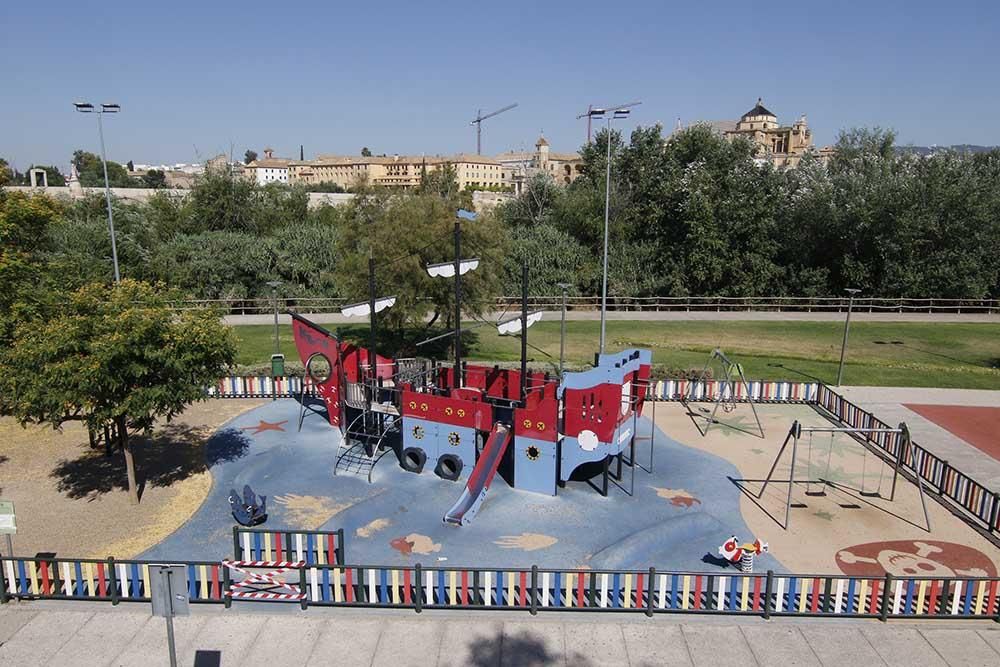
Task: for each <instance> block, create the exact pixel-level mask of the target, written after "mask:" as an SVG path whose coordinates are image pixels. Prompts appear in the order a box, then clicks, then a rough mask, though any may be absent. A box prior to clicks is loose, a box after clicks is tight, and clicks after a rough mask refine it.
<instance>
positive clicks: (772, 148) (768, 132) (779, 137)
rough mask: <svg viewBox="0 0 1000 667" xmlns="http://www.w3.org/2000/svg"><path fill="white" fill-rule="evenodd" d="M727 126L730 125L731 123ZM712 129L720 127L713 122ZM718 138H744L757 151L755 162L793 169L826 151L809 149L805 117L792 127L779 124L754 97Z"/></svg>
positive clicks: (721, 124)
mask: <svg viewBox="0 0 1000 667" xmlns="http://www.w3.org/2000/svg"><path fill="white" fill-rule="evenodd" d="M730 124H731V125H732V123H731V121H730ZM713 126H715V127H720V126H724V124H723V123H714V124H713ZM722 135H723V136H724V137H726V138H727V139H734V138H736V137H746V138H747V139H749V140H750V141H752V142H753V143H754V144H756V145H757V146H758V148H759V151H758V159H759V160H761V161H767V162H770V163H771V164H773V165H774V166H775V167H784V166H789V167H794V166H796V165H797V164H798V163H799V161H800V160H801V159H802V157H803V156H804V155H806V154H808V153H818V154H820V156H821V157H825V156H826V155H827V154H828V152H829V149H828V148H824V149H822V150H820V151H817V150H816V149H815V148H814V147H813V139H812V130H810V129H809V126H808V125H807V123H806V117H805V116H804V115H803V116H801V117H799V119H798V120H797V121H795V123H793V124H792V125H790V126H789V125H781V124H780V123H778V118H777V116H775V115H774V114H773V113H772V112H770V111H769V110H768V109H767V108H766V107H765V106H764V104H763V100H762V99H761V98H759V97H758V98H757V104H756V105H755V106H754V108H753V109H750V111H747V112H746V113H745V114H743V116H742V117H741V118H740V119H739V121H737V122H736V123H735V126H731V127H728V128H725V129H723V131H722Z"/></svg>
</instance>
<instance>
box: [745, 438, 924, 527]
mask: <svg viewBox="0 0 1000 667" xmlns="http://www.w3.org/2000/svg"><path fill="white" fill-rule="evenodd" d="M827 433H829V434H830V441H829V445H828V447H827V451H826V472H824V473H823V475H822V476H820V477H815V476H814V475H813V470H814V469H818V468H819V467H820V466H821V465H822V463H821V461H822V456H823V452H822V451H819V448H820V446H821V445H820V444H819V443H817V446H816V449H817V456H816V459H817V462H816V464H815V466H814V463H813V439H814V436H816V435H817V434H820V435H822V434H827ZM838 433H846V434H848V435H850V436H851V437H852V438H854V439H855V440H857V441H859V443H860V444H861V447H862V448H863V449H862V451H863V452H864V459H863V460H862V464H861V488H853V487H851V486H848V485H846V484H839V483H835V482H832V481H830V479H829V477H830V459H831V457H832V455H833V446H834V439H835V438H836V437H837V434H838ZM804 434H805V435H807V436H808V440H807V466H808V468H807V472H806V476H805V478H796V476H795V473H796V468H795V466H796V462H797V460H798V454H799V441H800V440H801V439H802V436H803V435H804ZM890 434H894V435H895V436H896V438H897V448H896V460H895V462H890V461H889V460H887V458H886V457H884V456H882V455H881V454H877V453H875V452H874V451H870V450H871V448H870V447H869V446H868V444H867V442H866V440H868V439H871V438H872V437H874V438H875V439H878V438H887V437H890ZM789 443H791V445H792V453H791V456H792V460H791V468H790V470H789V473H788V479H787V480H784V479H777V480H776V479H773V477H774V471H775V469H776V468H777V467H778V462H779V461H780V460H781V457H782V455H783V454H784V453H785V450H786V449H787V448H788V444H789ZM907 454H909V457H910V465H911V466H912V468H913V469H914V470H918V469H919V468H918V466H917V462H916V452H915V448H914V447H911V446H910V431H909V429H908V428H907V427H906V424H905V423H902V422H901V423H900V424H899V426H898V427H897V428H851V427H837V426H803V425H802V424H800V423H799V422H798V420H796V421H794V422H792V426H791V428H790V429H789V430H788V435H787V436H785V442H784V443H782V445H781V448H780V449H779V450H778V454H777V456H775V457H774V462H773V463H772V464H771V469H770V470H769V471H768V473H767V477H766V478H765V479H764V483H763V485H762V486H761V488H760V491H759V492H758V493H757V498H758V499H760V498H762V497H763V496H764V491H765V490H766V489H767V485H768V484H769V483H771V482H772V481H773V482H774V483H775V484H787V485H788V495H787V496H786V499H785V523H784V526H783V527H784V529H785V530H788V525H789V521H790V517H791V509H792V488H793V486H794V485H795V484H805V487H806V491H805V495H807V496H825V495H826V489H827V487H830V488H837V487H841V488H846V489H849V490H851V491H856V492H857V493H858V494H859V495H861V496H862V497H865V498H883V499H885V500H888V501H890V502H892V501H893V500H895V498H896V482H897V480H898V479H899V470H900V468H901V467H902V466H903V461H904V459H905V458H906V456H907ZM869 455H870V456H872V457H873V458H874V459H875V460H876V461H875V462H876V463H877V464H879V473H878V485H877V486H875V485H874V484H871V485H869V481H868V468H869V464H868V457H869ZM890 465H891V466H892V484H891V486H890V489H889V496H888V498H886V497H885V496H884V495H883V494H882V483H883V480H884V479H885V473H886V469H887V468H888V467H889V466H890ZM872 480H873V481H874V472H873V473H872ZM916 480H917V489H918V490H919V492H920V505H921V507H922V508H923V513H924V522H925V524H926V528H925V530H926V531H927V532H928V533H929V532H931V519H930V515H929V514H928V512H927V500H926V498H925V496H924V484H923V481H922V480H921V478H920V476H919V475H917V476H916Z"/></svg>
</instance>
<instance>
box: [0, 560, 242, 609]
mask: <svg viewBox="0 0 1000 667" xmlns="http://www.w3.org/2000/svg"><path fill="white" fill-rule="evenodd" d="M0 564H2V567H0V579H2V581H0V583H2V585H3V601H4V602H6V601H7V600H8V599H9V598H17V599H51V600H109V601H110V602H111V603H112V604H118V603H119V602H122V601H137V602H142V601H145V602H149V601H150V587H151V586H152V579H150V576H149V567H150V565H162V564H163V561H147V560H117V559H115V558H107V559H105V560H99V559H94V558H38V557H33V558H18V557H14V558H9V557H3V558H0ZM171 564H183V565H184V566H185V567H186V568H187V573H188V596H189V598H190V600H191V601H192V602H222V601H223V598H222V594H223V591H224V590H225V588H226V582H225V580H224V579H225V577H224V576H223V573H222V571H221V567H220V564H219V563H218V562H216V561H171Z"/></svg>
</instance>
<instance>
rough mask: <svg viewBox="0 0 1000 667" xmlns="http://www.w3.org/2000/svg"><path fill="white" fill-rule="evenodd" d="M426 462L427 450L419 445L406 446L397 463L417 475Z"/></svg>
mask: <svg viewBox="0 0 1000 667" xmlns="http://www.w3.org/2000/svg"><path fill="white" fill-rule="evenodd" d="M426 463H427V452H425V451H424V450H422V449H420V448H419V447H407V448H406V449H404V450H403V455H402V456H401V457H400V459H399V465H400V466H401V467H402V468H403V470H405V471H407V472H415V473H417V474H418V475H419V474H420V473H422V472H423V471H424V465H425V464H426Z"/></svg>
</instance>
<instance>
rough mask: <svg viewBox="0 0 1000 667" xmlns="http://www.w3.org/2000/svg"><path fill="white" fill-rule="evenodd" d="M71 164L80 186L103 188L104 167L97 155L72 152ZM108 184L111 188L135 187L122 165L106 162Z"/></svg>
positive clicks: (110, 161) (81, 151) (79, 151)
mask: <svg viewBox="0 0 1000 667" xmlns="http://www.w3.org/2000/svg"><path fill="white" fill-rule="evenodd" d="M73 164H74V165H75V166H76V171H77V174H78V176H79V179H80V185H82V186H84V187H87V188H98V187H104V167H103V165H102V164H101V158H100V156H99V155H94V154H93V153H89V152H87V151H84V150H76V151H73ZM108 184H109V185H110V186H111V187H113V188H130V187H135V185H136V182H135V180H134V179H132V177H130V176H129V175H128V171H127V170H126V169H125V167H123V166H122V165H120V164H118V163H117V162H114V161H112V160H108Z"/></svg>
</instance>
